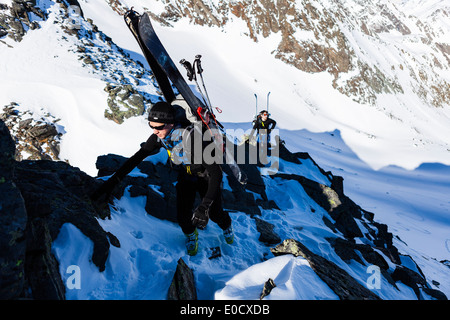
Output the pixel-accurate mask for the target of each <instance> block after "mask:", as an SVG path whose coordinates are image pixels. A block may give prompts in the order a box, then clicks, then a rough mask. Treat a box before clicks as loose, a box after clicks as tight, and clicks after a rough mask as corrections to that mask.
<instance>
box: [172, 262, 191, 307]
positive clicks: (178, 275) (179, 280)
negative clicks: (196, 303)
mask: <svg viewBox="0 0 450 320" xmlns="http://www.w3.org/2000/svg"><path fill="white" fill-rule="evenodd" d="M167 300H197V290H196V288H195V280H194V273H193V272H192V270H191V269H190V268H189V267H188V266H187V265H186V263H185V262H184V260H183V259H181V258H180V259H179V260H178V264H177V269H176V271H175V274H174V276H173V280H172V283H171V284H170V287H169V292H168V295H167Z"/></svg>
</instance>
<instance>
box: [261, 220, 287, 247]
mask: <svg viewBox="0 0 450 320" xmlns="http://www.w3.org/2000/svg"><path fill="white" fill-rule="evenodd" d="M254 219H255V222H256V230H257V231H258V232H259V233H261V235H260V236H259V241H261V242H263V243H265V244H267V245H274V244H277V243H280V242H281V238H280V237H279V236H278V235H277V234H276V233H275V232H274V231H273V228H274V225H273V224H271V223H269V222H267V221H264V220H262V219H260V218H258V217H254Z"/></svg>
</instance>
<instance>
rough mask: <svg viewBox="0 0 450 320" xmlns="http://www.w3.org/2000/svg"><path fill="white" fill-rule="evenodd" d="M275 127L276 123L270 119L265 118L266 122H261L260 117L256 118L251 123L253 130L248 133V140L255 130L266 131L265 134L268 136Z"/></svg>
mask: <svg viewBox="0 0 450 320" xmlns="http://www.w3.org/2000/svg"><path fill="white" fill-rule="evenodd" d="M276 125H277V122H276V121H275V120H273V119H271V118H267V120H266V121H263V120H262V118H261V116H258V117H257V118H256V120H255V121H253V128H252V131H251V132H250V138H251V137H252V136H253V134H254V133H255V130H258V133H259V130H264V129H265V130H267V134H270V132H271V131H272V130H273V129H274V128H275V126H276Z"/></svg>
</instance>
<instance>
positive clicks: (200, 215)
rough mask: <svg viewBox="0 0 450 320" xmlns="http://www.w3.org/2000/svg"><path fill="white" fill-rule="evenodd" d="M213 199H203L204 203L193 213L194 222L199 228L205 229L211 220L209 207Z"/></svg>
mask: <svg viewBox="0 0 450 320" xmlns="http://www.w3.org/2000/svg"><path fill="white" fill-rule="evenodd" d="M212 203H213V201H212V200H209V199H203V201H202V203H201V204H200V205H199V206H198V207H197V209H195V210H194V214H193V215H192V219H191V220H192V223H193V224H194V226H196V227H198V228H199V229H204V228H205V227H206V225H207V224H208V220H209V209H210V207H211V205H212Z"/></svg>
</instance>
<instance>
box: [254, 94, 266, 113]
mask: <svg viewBox="0 0 450 320" xmlns="http://www.w3.org/2000/svg"><path fill="white" fill-rule="evenodd" d="M269 96H270V91H269V93H268V94H267V112H269ZM255 98H256V113H255V115H256V116H258V95H257V94H256V93H255Z"/></svg>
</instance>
